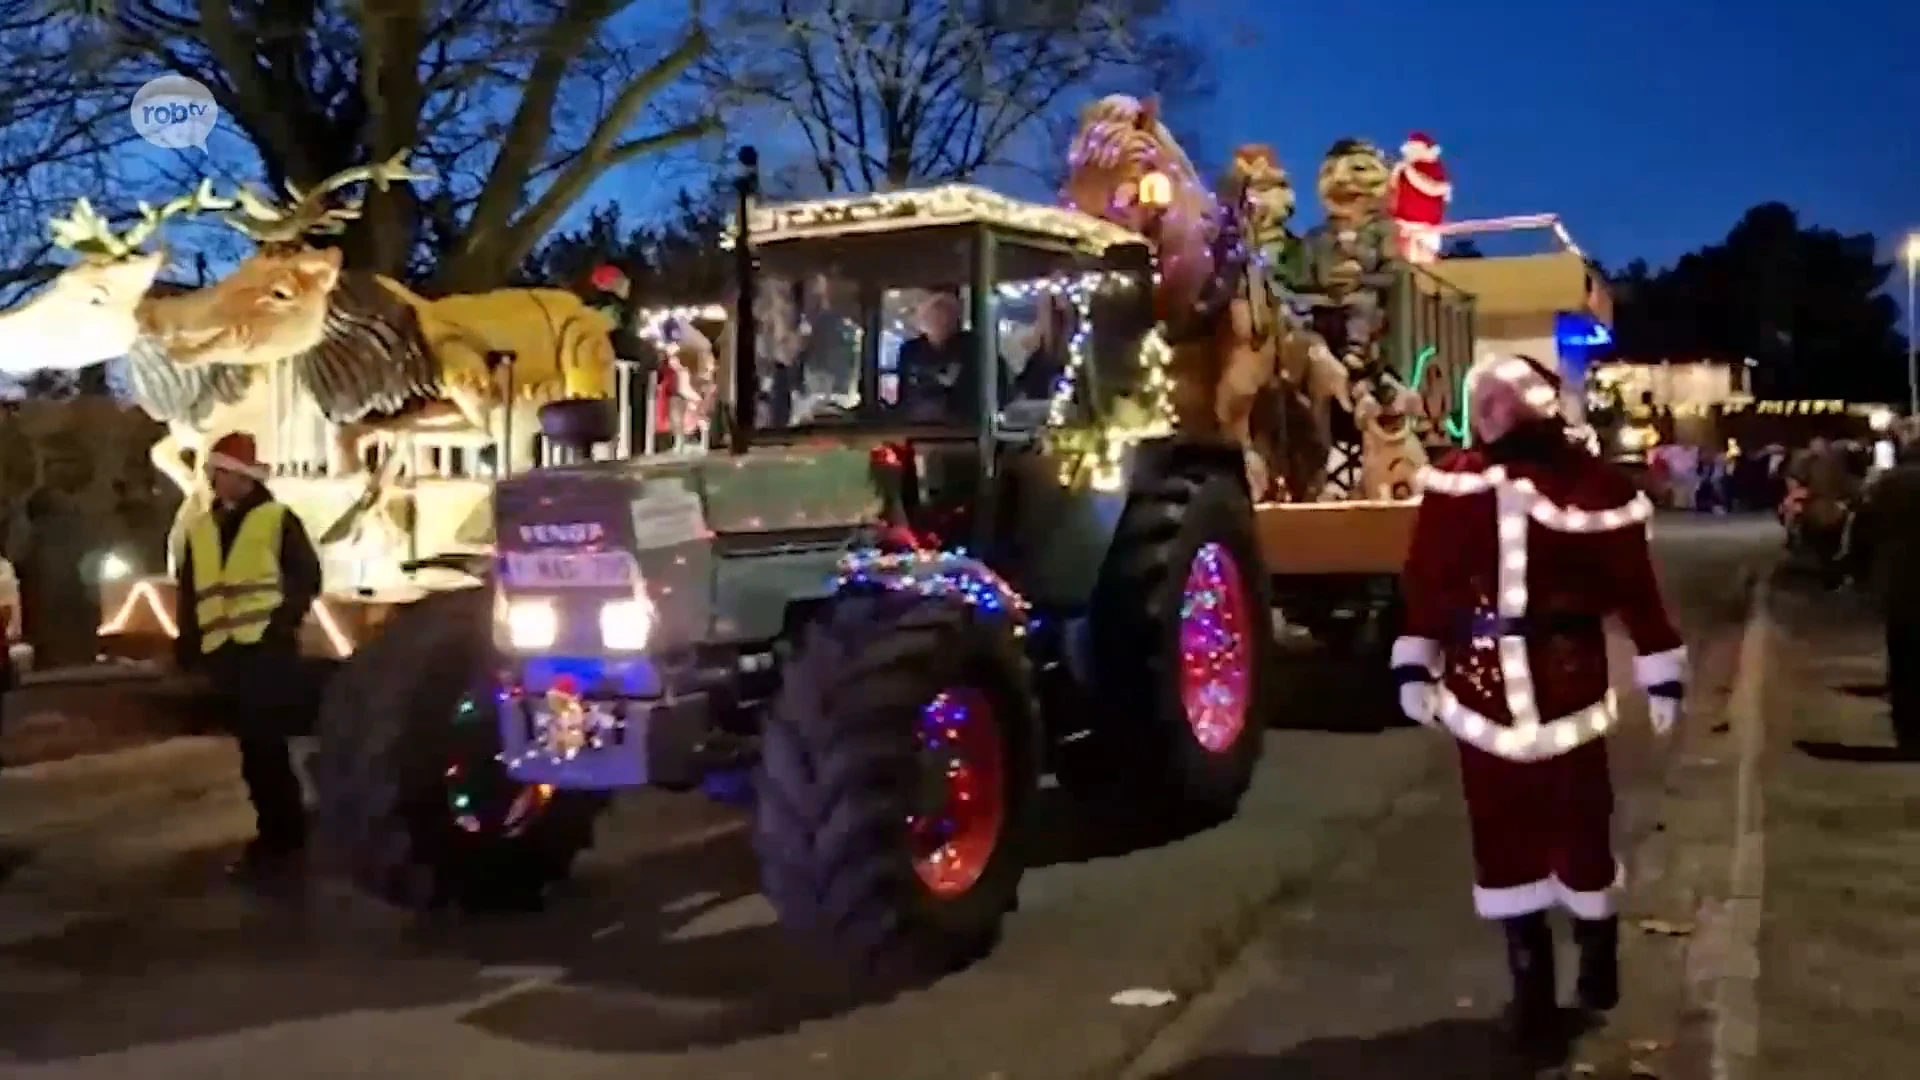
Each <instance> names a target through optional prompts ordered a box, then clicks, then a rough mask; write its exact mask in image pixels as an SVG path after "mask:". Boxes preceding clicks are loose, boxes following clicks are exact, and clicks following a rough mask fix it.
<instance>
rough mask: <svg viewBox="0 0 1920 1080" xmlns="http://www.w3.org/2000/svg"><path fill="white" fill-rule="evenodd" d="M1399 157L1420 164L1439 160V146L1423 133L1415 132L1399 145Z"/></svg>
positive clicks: (1431, 137)
mask: <svg viewBox="0 0 1920 1080" xmlns="http://www.w3.org/2000/svg"><path fill="white" fill-rule="evenodd" d="M1400 156H1401V157H1403V158H1406V159H1407V160H1408V161H1418V162H1421V163H1422V164H1425V163H1427V162H1431V161H1439V160H1440V144H1439V143H1437V142H1434V141H1433V136H1431V135H1429V134H1427V133H1426V132H1424V131H1416V132H1414V133H1413V134H1411V135H1409V136H1407V141H1406V142H1403V143H1401V144H1400Z"/></svg>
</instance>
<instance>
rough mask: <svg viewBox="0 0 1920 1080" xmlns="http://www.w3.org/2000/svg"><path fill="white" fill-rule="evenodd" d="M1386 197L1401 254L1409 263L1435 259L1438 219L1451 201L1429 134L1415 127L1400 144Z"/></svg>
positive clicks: (1449, 187) (1449, 186)
mask: <svg viewBox="0 0 1920 1080" xmlns="http://www.w3.org/2000/svg"><path fill="white" fill-rule="evenodd" d="M1387 199H1388V201H1387V213H1388V216H1390V217H1392V218H1393V220H1394V224H1395V226H1396V227H1397V228H1398V230H1399V235H1400V257H1401V258H1403V259H1405V260H1407V261H1408V262H1411V263H1430V262H1433V261H1434V260H1436V259H1438V258H1439V257H1440V223H1441V222H1442V221H1444V220H1446V216H1447V204H1448V203H1449V202H1451V201H1453V183H1452V181H1450V180H1449V179H1448V178H1447V167H1446V165H1445V164H1443V163H1442V162H1441V161H1440V144H1438V143H1436V142H1434V141H1433V137H1432V136H1430V135H1427V134H1425V133H1423V132H1418V131H1416V132H1414V133H1413V134H1412V135H1409V136H1407V141H1406V142H1405V143H1403V144H1401V146H1400V163H1399V164H1397V165H1395V166H1394V167H1393V175H1392V177H1391V179H1390V182H1389V187H1388V195H1387Z"/></svg>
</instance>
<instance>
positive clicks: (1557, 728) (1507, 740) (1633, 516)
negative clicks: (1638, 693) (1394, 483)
mask: <svg viewBox="0 0 1920 1080" xmlns="http://www.w3.org/2000/svg"><path fill="white" fill-rule="evenodd" d="M1416 483H1417V486H1418V487H1419V488H1420V489H1421V491H1422V492H1431V493H1433V494H1437V495H1441V496H1474V495H1484V494H1487V493H1488V492H1491V493H1493V496H1494V507H1495V522H1496V527H1497V531H1498V537H1499V548H1498V551H1499V559H1500V562H1499V568H1498V571H1497V573H1496V576H1495V606H1496V608H1497V610H1498V612H1499V615H1500V617H1501V619H1502V621H1503V622H1511V621H1513V620H1518V619H1521V618H1524V617H1525V616H1526V614H1527V606H1528V600H1529V596H1528V591H1527V566H1528V561H1529V560H1528V550H1527V533H1528V530H1529V526H1530V523H1531V524H1538V525H1540V526H1542V527H1544V528H1547V529H1551V530H1553V531H1555V532H1561V533H1576V534H1589V535H1591V534H1596V533H1604V532H1613V531H1615V530H1619V529H1626V528H1644V527H1645V525H1646V523H1647V520H1648V519H1649V518H1650V517H1651V516H1652V514H1653V504H1652V503H1651V502H1649V501H1648V500H1647V497H1646V496H1645V495H1642V494H1636V495H1635V496H1634V497H1633V498H1632V499H1630V500H1628V501H1627V502H1625V503H1623V504H1621V505H1620V506H1617V507H1612V508H1610V509H1606V510H1582V509H1578V508H1573V507H1563V506H1559V505H1556V504H1555V503H1554V502H1553V501H1552V500H1550V499H1548V498H1547V497H1546V496H1545V495H1544V494H1542V493H1541V492H1540V490H1539V489H1538V488H1537V487H1535V486H1534V484H1533V483H1532V482H1531V481H1529V480H1527V479H1526V478H1525V477H1509V476H1508V475H1507V473H1506V470H1505V469H1503V468H1501V467H1499V466H1495V467H1493V468H1490V469H1488V470H1486V471H1485V472H1479V473H1468V472H1441V471H1439V470H1437V469H1433V468H1431V467H1429V468H1423V469H1421V470H1420V472H1419V474H1418V475H1417V477H1416ZM1496 651H1497V654H1498V657H1499V666H1500V681H1501V684H1502V687H1503V688H1504V690H1505V692H1506V705H1507V714H1508V716H1509V717H1510V719H1511V723H1509V724H1502V723H1499V722H1497V721H1494V720H1491V719H1489V718H1488V717H1486V716H1484V715H1482V714H1481V713H1479V712H1478V711H1476V710H1474V709H1473V708H1471V707H1470V706H1468V705H1466V704H1465V703H1463V702H1462V701H1461V700H1460V699H1459V698H1458V697H1456V696H1455V695H1454V694H1453V693H1452V691H1450V690H1448V689H1447V688H1446V687H1445V686H1441V687H1439V688H1438V690H1437V694H1436V698H1437V701H1436V706H1437V714H1438V717H1439V719H1440V722H1441V723H1442V724H1444V725H1445V726H1446V728H1447V730H1449V731H1451V732H1452V733H1453V734H1454V735H1455V736H1457V737H1459V738H1460V739H1461V740H1462V741H1465V742H1467V743H1470V744H1471V745H1473V746H1476V747H1479V748H1480V749H1482V750H1485V751H1487V752H1488V753H1490V754H1494V755H1496V756H1498V757H1502V758H1506V759H1507V760H1510V761H1538V760H1540V759H1542V758H1549V757H1554V756H1556V755H1559V754H1564V753H1566V752H1567V751H1569V750H1572V749H1573V748H1574V747H1577V746H1580V745H1582V744H1584V743H1587V742H1591V741H1592V740H1594V739H1597V738H1600V737H1601V736H1603V735H1605V734H1606V733H1607V732H1608V731H1609V730H1610V729H1611V728H1612V726H1613V724H1614V722H1615V721H1616V720H1617V719H1618V718H1619V704H1618V700H1617V698H1616V696H1615V695H1614V693H1613V691H1612V690H1611V689H1609V690H1608V691H1607V692H1606V693H1605V694H1604V695H1602V697H1601V698H1600V700H1599V701H1596V702H1594V703H1593V704H1591V705H1588V706H1585V707H1584V708H1580V709H1576V710H1574V711H1573V712H1571V713H1568V714H1566V715H1564V716H1559V717H1555V718H1553V719H1551V720H1548V719H1544V718H1543V717H1542V716H1541V715H1540V708H1539V701H1538V698H1537V697H1536V696H1535V693H1534V681H1533V668H1532V663H1531V661H1530V660H1529V659H1528V656H1527V639H1526V638H1525V637H1523V636H1520V635H1518V634H1502V635H1500V637H1499V640H1498V643H1497V645H1496ZM1660 655H1661V656H1663V657H1668V656H1669V654H1660ZM1684 655H1685V654H1684V650H1680V651H1678V652H1677V653H1675V654H1671V658H1670V660H1669V661H1666V662H1668V663H1670V664H1671V665H1672V666H1674V667H1675V669H1676V670H1679V669H1680V665H1683V664H1684ZM1642 659H1647V658H1642ZM1403 661H1405V662H1411V663H1419V664H1421V665H1423V666H1425V667H1427V668H1428V669H1429V670H1435V669H1436V668H1437V667H1438V664H1439V645H1438V643H1437V642H1434V641H1432V640H1431V639H1427V638H1402V639H1401V640H1400V641H1398V642H1395V644H1394V663H1395V664H1396V665H1397V664H1400V663H1402V662H1403ZM1638 673H1639V671H1638V667H1637V666H1636V674H1638ZM1641 685H1642V686H1643V687H1644V686H1647V685H1650V684H1649V683H1646V682H1644V681H1643V682H1642V683H1641Z"/></svg>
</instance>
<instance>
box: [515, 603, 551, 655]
mask: <svg viewBox="0 0 1920 1080" xmlns="http://www.w3.org/2000/svg"><path fill="white" fill-rule="evenodd" d="M559 636H560V612H559V610H558V609H557V608H555V607H554V606H553V601H551V600H509V601H508V602H507V643H508V644H509V645H512V646H513V647H514V648H516V649H550V648H552V647H553V643H554V641H555V640H556V639H558V638H559Z"/></svg>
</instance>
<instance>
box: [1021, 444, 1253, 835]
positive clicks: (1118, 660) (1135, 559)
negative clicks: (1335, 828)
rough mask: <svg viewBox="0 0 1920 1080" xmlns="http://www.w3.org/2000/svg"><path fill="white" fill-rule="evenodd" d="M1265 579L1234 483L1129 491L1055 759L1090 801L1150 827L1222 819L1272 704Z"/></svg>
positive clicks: (1195, 472)
mask: <svg viewBox="0 0 1920 1080" xmlns="http://www.w3.org/2000/svg"><path fill="white" fill-rule="evenodd" d="M1269 596H1270V583H1269V582H1268V580H1267V575H1266V571H1265V569H1264V565H1263V561H1262V559H1261V557H1260V546H1259V537H1258V535H1257V533H1256V532H1255V530H1254V525H1253V505H1252V503H1251V501H1250V500H1249V499H1248V498H1247V494H1246V490H1245V488H1244V487H1243V486H1242V483H1241V481H1240V478H1239V477H1237V476H1232V475H1228V474H1226V473H1224V472H1220V471H1218V470H1209V469H1206V468H1205V467H1192V468H1187V469H1184V470H1175V471H1173V472H1171V473H1169V474H1168V475H1165V476H1162V477H1159V478H1158V479H1156V480H1154V481H1153V482H1152V483H1151V486H1145V487H1143V488H1141V489H1136V490H1135V491H1134V492H1133V494H1132V496H1131V498H1130V499H1129V500H1128V503H1127V508H1126V510H1125V511H1124V512H1123V513H1122V514H1121V517H1120V522H1119V524H1118V526H1116V528H1115V530H1114V536H1113V540H1112V543H1111V544H1110V546H1109V548H1108V551H1107V558H1106V561H1105V562H1104V563H1103V564H1102V566H1101V570H1100V576H1099V579H1098V582H1097V584H1096V585H1095V588H1094V595H1093V600H1092V605H1091V611H1090V613H1089V614H1090V620H1089V628H1088V633H1089V637H1090V646H1091V667H1092V685H1091V686H1090V687H1089V689H1090V691H1091V695H1092V708H1091V710H1090V712H1089V716H1088V720H1089V726H1088V728H1087V730H1086V731H1085V732H1084V733H1083V734H1081V735H1080V736H1079V737H1078V738H1076V739H1075V740H1074V741H1072V742H1069V743H1065V744H1063V745H1062V746H1061V747H1060V748H1059V752H1058V753H1057V754H1056V756H1055V764H1056V773H1057V774H1058V776H1059V778H1060V782H1061V785H1062V786H1063V787H1065V788H1067V789H1068V790H1069V791H1070V792H1071V793H1073V794H1074V795H1075V796H1076V797H1077V798H1079V800H1080V801H1081V802H1082V803H1084V804H1086V805H1088V806H1089V808H1091V809H1093V810H1095V811H1097V812H1102V813H1105V814H1107V815H1110V816H1111V815H1116V814H1117V815H1119V816H1122V817H1126V818H1129V819H1132V820H1134V821H1136V822H1137V823H1139V824H1141V825H1144V826H1147V827H1151V828H1161V827H1164V828H1169V829H1181V828H1189V827H1196V826H1202V825H1209V824H1214V823H1217V822H1219V821H1223V820H1225V819H1227V818H1230V817H1232V816H1233V814H1234V813H1235V811H1236V810H1238V808H1239V805H1240V799H1241V796H1243V795H1244V794H1245V793H1246V790H1247V787H1248V786H1249V785H1250V784H1251V783H1252V780H1253V771H1254V766H1255V765H1256V764H1257V763H1258V761H1259V757H1260V749H1261V740H1262V737H1263V728H1264V727H1265V725H1266V723H1267V721H1268V719H1269V715H1268V714H1269V712H1270V710H1271V705H1270V703H1271V701H1272V699H1273V694H1272V691H1273V674H1274V660H1275V658H1274V655H1273V628H1272V614H1271V607H1272V604H1271V601H1270V599H1269Z"/></svg>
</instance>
